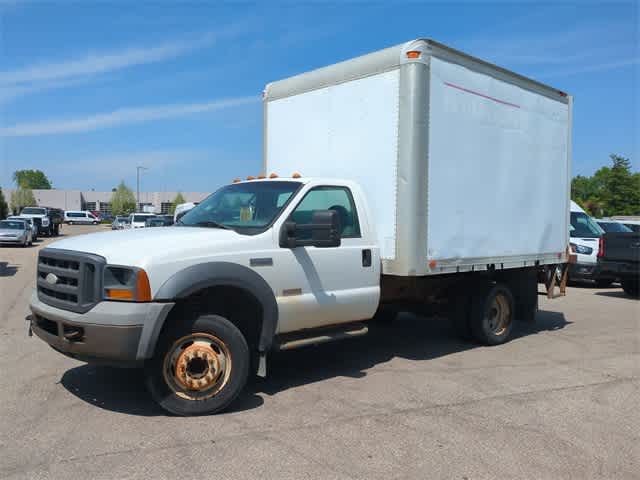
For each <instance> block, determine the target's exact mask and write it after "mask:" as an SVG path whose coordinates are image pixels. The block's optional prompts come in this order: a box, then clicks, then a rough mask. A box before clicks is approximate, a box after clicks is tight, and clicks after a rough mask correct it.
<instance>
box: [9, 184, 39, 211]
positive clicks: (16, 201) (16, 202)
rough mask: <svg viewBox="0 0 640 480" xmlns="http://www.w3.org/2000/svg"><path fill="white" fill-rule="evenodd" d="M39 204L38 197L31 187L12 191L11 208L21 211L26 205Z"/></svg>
mask: <svg viewBox="0 0 640 480" xmlns="http://www.w3.org/2000/svg"><path fill="white" fill-rule="evenodd" d="M34 205H37V203H36V198H35V197H34V196H33V191H31V189H30V188H19V189H17V190H14V191H13V192H11V210H12V211H13V212H15V213H20V210H22V209H23V208H24V207H33V206H34Z"/></svg>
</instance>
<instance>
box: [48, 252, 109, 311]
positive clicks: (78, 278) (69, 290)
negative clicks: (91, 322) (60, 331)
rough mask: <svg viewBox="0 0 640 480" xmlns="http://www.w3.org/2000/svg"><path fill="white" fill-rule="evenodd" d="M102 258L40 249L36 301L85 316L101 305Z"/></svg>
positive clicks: (103, 262)
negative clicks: (95, 306) (84, 314)
mask: <svg viewBox="0 0 640 480" xmlns="http://www.w3.org/2000/svg"><path fill="white" fill-rule="evenodd" d="M104 264H105V260H104V258H102V257H100V256H98V255H92V254H89V253H80V252H72V251H68V250H57V249H43V250H41V251H40V254H39V255H38V273H37V287H38V298H39V299H40V300H41V301H42V302H44V303H46V304H48V305H52V306H54V307H58V308H62V309H64V310H71V311H73V312H78V313H84V312H86V311H88V310H90V309H91V308H92V307H93V306H94V305H95V304H96V303H98V302H99V301H100V298H101V292H102V268H103V266H104Z"/></svg>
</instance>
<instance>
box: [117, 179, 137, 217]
mask: <svg viewBox="0 0 640 480" xmlns="http://www.w3.org/2000/svg"><path fill="white" fill-rule="evenodd" d="M135 210H136V197H135V196H134V195H133V192H132V191H131V189H130V188H129V187H127V186H126V185H125V183H124V181H122V182H120V185H118V188H116V190H115V192H113V194H112V195H111V211H112V212H113V214H114V215H129V214H130V213H131V212H135Z"/></svg>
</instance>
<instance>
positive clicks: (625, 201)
mask: <svg viewBox="0 0 640 480" xmlns="http://www.w3.org/2000/svg"><path fill="white" fill-rule="evenodd" d="M610 158H611V162H612V164H613V165H612V166H611V167H602V168H600V169H598V170H597V171H596V172H595V173H594V174H593V176H591V177H584V176H582V175H578V176H577V177H574V178H573V180H572V181H571V198H572V199H573V200H574V201H576V202H577V203H578V204H579V205H580V206H581V207H582V208H584V209H585V210H586V211H587V212H588V213H589V214H591V215H593V216H595V217H604V216H612V215H639V214H640V173H631V162H630V161H629V159H627V158H624V157H621V156H619V155H615V154H612V155H611V156H610Z"/></svg>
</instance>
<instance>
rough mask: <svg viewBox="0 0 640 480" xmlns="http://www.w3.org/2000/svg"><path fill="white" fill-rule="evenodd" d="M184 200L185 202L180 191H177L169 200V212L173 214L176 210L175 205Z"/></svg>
mask: <svg viewBox="0 0 640 480" xmlns="http://www.w3.org/2000/svg"><path fill="white" fill-rule="evenodd" d="M185 202H186V200H185V199H184V197H183V196H182V193H181V192H178V194H177V195H176V196H175V198H174V199H173V201H172V202H171V207H169V213H171V214H172V215H173V213H175V211H176V207H177V206H178V205H180V204H181V203H185Z"/></svg>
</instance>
